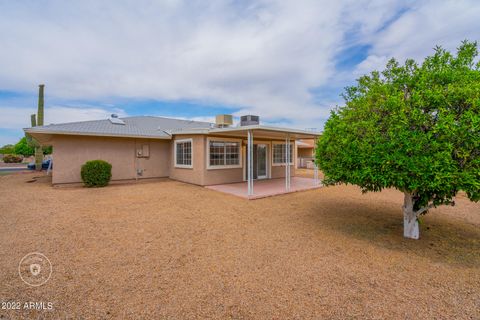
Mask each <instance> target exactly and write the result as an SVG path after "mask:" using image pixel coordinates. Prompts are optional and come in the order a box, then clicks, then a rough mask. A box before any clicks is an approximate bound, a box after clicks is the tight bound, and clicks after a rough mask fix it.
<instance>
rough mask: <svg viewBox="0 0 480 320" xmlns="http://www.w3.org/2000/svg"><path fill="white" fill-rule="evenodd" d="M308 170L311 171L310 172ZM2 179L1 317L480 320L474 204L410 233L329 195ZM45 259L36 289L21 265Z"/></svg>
mask: <svg viewBox="0 0 480 320" xmlns="http://www.w3.org/2000/svg"><path fill="white" fill-rule="evenodd" d="M304 174H305V173H304ZM35 175H38V174H37V173H28V174H11V175H6V176H1V177H0V218H1V224H0V241H1V246H0V270H1V272H0V301H1V302H2V307H3V302H8V301H12V302H21V303H22V304H23V303H24V302H32V301H33V302H45V303H48V302H50V303H52V304H53V308H52V309H51V310H28V309H23V310H9V311H7V310H3V309H0V318H23V317H32V318H39V317H40V318H72V319H73V318H75V319H77V318H85V319H90V318H92V319H93V318H96V319H98V318H100V319H120V318H130V319H147V318H155V319H206V318H209V319H230V318H231V319H320V318H329V319H479V318H480V203H472V202H469V201H468V200H467V199H465V198H464V197H459V198H458V199H457V206H455V207H446V206H445V207H441V208H437V209H434V210H432V211H431V212H430V213H429V214H428V215H427V216H426V217H425V219H424V220H423V224H422V225H421V239H420V240H418V241H415V240H406V239H404V238H403V237H402V221H403V220H402V214H401V203H402V195H401V194H400V192H398V191H395V190H386V191H384V192H381V193H369V194H362V193H361V192H360V191H359V189H358V188H356V187H353V186H336V187H327V188H321V189H317V190H311V191H305V192H297V193H293V194H288V195H281V196H277V197H272V198H265V199H260V200H254V201H248V200H244V199H240V198H236V197H234V196H230V195H226V194H223V193H219V192H216V191H213V190H208V189H206V188H201V187H198V186H193V185H188V184H184V183H180V182H175V181H170V180H162V181H150V182H142V183H137V184H127V185H113V186H109V187H107V188H101V189H86V188H80V187H75V188H54V187H51V186H50V182H49V179H48V178H47V177H41V178H39V179H38V180H37V181H36V182H32V183H27V181H29V180H30V179H31V178H32V177H34V176H35ZM29 252H41V253H43V254H44V255H45V256H47V257H48V258H49V260H50V261H51V263H52V265H53V272H52V275H51V278H50V279H49V280H48V282H47V283H46V284H44V285H42V286H40V287H30V286H28V285H26V284H25V283H24V282H22V280H21V279H20V277H19V274H18V265H19V262H20V260H21V259H22V257H23V256H25V255H26V254H27V253H29Z"/></svg>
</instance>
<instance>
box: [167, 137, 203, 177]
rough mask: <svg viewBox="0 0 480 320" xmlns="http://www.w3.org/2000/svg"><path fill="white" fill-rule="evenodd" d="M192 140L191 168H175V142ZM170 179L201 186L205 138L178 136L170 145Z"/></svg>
mask: <svg viewBox="0 0 480 320" xmlns="http://www.w3.org/2000/svg"><path fill="white" fill-rule="evenodd" d="M184 139H192V142H193V143H192V160H193V161H192V163H193V168H177V167H175V152H174V151H175V140H184ZM169 157H170V178H171V179H174V180H179V181H183V182H188V183H193V184H198V185H203V184H204V182H203V179H204V173H205V136H202V135H192V136H183V135H182V136H178V137H174V139H172V140H171V143H170V155H169Z"/></svg>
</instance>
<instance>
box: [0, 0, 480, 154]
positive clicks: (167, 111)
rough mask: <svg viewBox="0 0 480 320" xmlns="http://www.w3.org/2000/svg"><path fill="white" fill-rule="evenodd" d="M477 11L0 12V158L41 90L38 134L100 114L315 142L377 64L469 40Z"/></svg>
mask: <svg viewBox="0 0 480 320" xmlns="http://www.w3.org/2000/svg"><path fill="white" fill-rule="evenodd" d="M479 17H480V1H476V0H472V1H460V0H458V1H441V0H437V1H385V0H379V1H361V0H355V1H353V0H352V1H342V0H339V1H319V0H312V1H309V0H294V1H287V0H278V1H275V0H265V1H264V0H260V1H247V0H232V1H226V0H225V1H215V0H213V1H194V0H190V1H177V0H164V1H160V0H159V1H120V0H115V1H113V0H112V1H110V2H108V1H96V0H95V1H89V0H82V1H63V0H60V1H8V0H0V145H3V144H6V143H13V142H16V141H17V140H18V139H19V138H20V137H21V136H22V135H23V133H22V130H21V128H22V127H27V126H29V121H30V120H29V119H30V117H29V115H30V114H31V113H34V112H35V110H36V104H37V90H38V84H39V83H45V85H46V97H45V105H46V115H45V118H46V123H47V124H48V123H60V122H69V121H80V120H89V119H104V118H106V117H107V116H108V115H109V114H111V113H117V114H119V115H121V116H128V115H161V116H172V117H182V118H192V119H211V118H213V116H214V115H215V114H219V113H232V114H234V115H235V116H239V115H242V114H257V115H260V116H261V119H262V120H263V122H264V123H269V124H276V125H282V126H289V127H295V128H317V129H319V130H321V129H322V127H323V124H324V122H325V120H326V119H327V118H328V115H329V110H330V109H331V108H332V107H334V106H335V105H337V104H339V105H340V104H342V100H341V98H340V96H339V94H340V93H341V92H342V89H343V88H344V87H345V86H347V85H350V84H352V83H353V82H354V81H355V79H356V78H357V77H358V76H359V75H361V74H364V73H366V72H370V71H372V70H374V69H380V68H382V67H383V66H384V65H385V62H386V61H387V60H388V59H389V58H390V57H396V58H398V59H399V60H404V59H405V58H407V57H410V58H415V59H422V57H424V56H426V55H428V54H430V53H432V48H433V47H434V46H435V45H437V44H438V45H442V46H443V47H445V48H447V49H449V50H455V48H456V47H457V46H458V45H459V43H460V41H461V40H463V39H470V40H480V19H479Z"/></svg>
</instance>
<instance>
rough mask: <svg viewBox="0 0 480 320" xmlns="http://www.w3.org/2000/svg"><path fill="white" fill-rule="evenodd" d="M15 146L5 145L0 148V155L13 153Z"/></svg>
mask: <svg viewBox="0 0 480 320" xmlns="http://www.w3.org/2000/svg"><path fill="white" fill-rule="evenodd" d="M14 148H15V146H14V145H13V144H6V145H4V146H3V147H1V148H0V154H11V153H14V152H15V151H14Z"/></svg>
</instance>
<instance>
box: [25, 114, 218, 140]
mask: <svg viewBox="0 0 480 320" xmlns="http://www.w3.org/2000/svg"><path fill="white" fill-rule="evenodd" d="M118 119H121V120H123V122H124V123H125V124H121V123H113V122H112V121H110V120H109V119H106V120H92V121H81V122H69V123H60V124H50V125H46V126H41V127H33V128H25V129H24V130H25V132H28V133H30V134H33V135H35V134H67V135H89V136H113V137H116V136H118V137H139V138H140V137H141V138H165V139H170V136H171V134H170V132H171V131H175V130H186V129H188V130H195V129H201V128H204V129H205V128H210V126H212V125H213V124H211V123H209V122H200V121H191V120H180V119H172V118H163V117H153V116H139V117H126V118H118Z"/></svg>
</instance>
